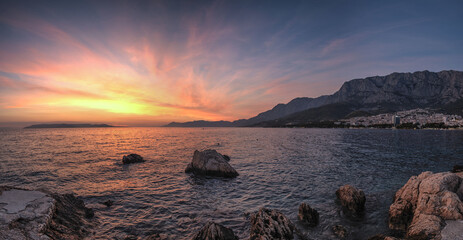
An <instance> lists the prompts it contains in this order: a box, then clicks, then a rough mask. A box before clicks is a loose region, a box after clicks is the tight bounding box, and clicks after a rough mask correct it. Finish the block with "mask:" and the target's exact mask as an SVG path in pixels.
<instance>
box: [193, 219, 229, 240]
mask: <svg viewBox="0 0 463 240" xmlns="http://www.w3.org/2000/svg"><path fill="white" fill-rule="evenodd" d="M191 240H238V237H237V236H235V234H234V233H233V231H232V230H231V229H229V228H226V227H224V226H222V225H220V224H218V223H214V222H208V223H207V224H206V225H205V226H204V227H203V228H201V230H200V231H199V232H198V233H196V234H195V235H194V236H193V238H192V239H191Z"/></svg>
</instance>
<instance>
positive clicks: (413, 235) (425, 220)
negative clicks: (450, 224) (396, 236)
mask: <svg viewBox="0 0 463 240" xmlns="http://www.w3.org/2000/svg"><path fill="white" fill-rule="evenodd" d="M443 226H444V221H443V220H442V218H440V217H438V216H435V215H427V214H418V215H415V216H414V217H413V220H412V223H411V224H410V226H409V227H408V231H407V238H408V239H417V240H418V239H422V240H426V239H440V230H441V229H442V227H443Z"/></svg>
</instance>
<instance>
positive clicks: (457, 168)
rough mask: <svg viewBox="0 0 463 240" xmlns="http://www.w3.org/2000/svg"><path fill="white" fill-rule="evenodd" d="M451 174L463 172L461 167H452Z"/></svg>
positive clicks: (462, 166)
mask: <svg viewBox="0 0 463 240" xmlns="http://www.w3.org/2000/svg"><path fill="white" fill-rule="evenodd" d="M452 172H453V173H457V172H463V165H455V166H453V169H452Z"/></svg>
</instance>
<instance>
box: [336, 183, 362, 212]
mask: <svg viewBox="0 0 463 240" xmlns="http://www.w3.org/2000/svg"><path fill="white" fill-rule="evenodd" d="M336 197H337V198H338V200H339V202H340V203H341V205H342V207H343V210H344V212H346V213H348V214H349V215H353V216H360V215H362V213H363V212H364V210H365V202H366V198H365V193H364V192H363V191H362V190H359V189H357V188H355V187H353V186H351V185H344V186H342V187H340V188H339V189H338V190H337V191H336Z"/></svg>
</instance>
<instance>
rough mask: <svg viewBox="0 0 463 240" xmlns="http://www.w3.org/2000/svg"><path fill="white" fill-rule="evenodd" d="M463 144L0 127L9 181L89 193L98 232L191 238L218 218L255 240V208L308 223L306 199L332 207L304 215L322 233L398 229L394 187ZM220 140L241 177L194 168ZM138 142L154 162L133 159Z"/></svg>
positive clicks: (385, 135) (446, 134)
mask: <svg viewBox="0 0 463 240" xmlns="http://www.w3.org/2000/svg"><path fill="white" fill-rule="evenodd" d="M462 143H463V131H432V130H430V131H425V130H420V131H413V130H366V129H362V130H352V129H263V128H206V129H201V128H196V129H191V128H96V129H0V160H1V161H0V184H2V185H11V186H20V187H27V188H45V189H48V190H51V191H55V192H59V193H75V194H77V195H79V196H81V197H82V198H83V199H84V201H85V202H86V203H87V204H88V205H90V206H93V207H94V208H96V216H97V219H98V221H99V222H100V224H99V225H98V228H97V229H96V230H95V235H94V236H92V237H91V238H97V239H98V238H100V239H108V238H112V239H124V238H125V237H127V236H138V237H139V238H140V239H143V238H144V237H146V236H149V235H151V234H155V233H164V234H168V235H170V236H172V237H174V238H175V239H186V238H189V237H191V236H192V234H194V233H195V232H196V231H197V230H199V229H200V228H201V227H202V226H203V225H204V224H205V223H206V222H208V221H216V222H218V223H221V224H223V225H225V226H227V227H230V228H232V229H233V231H234V232H235V233H236V234H237V235H238V236H239V237H240V239H245V238H246V237H248V236H249V213H251V212H254V211H257V210H258V209H259V208H260V207H268V208H276V209H279V210H281V211H282V212H283V213H284V214H286V215H287V216H288V217H289V218H290V219H291V220H292V221H293V222H295V223H297V210H298V206H299V204H300V203H301V202H307V203H309V204H310V205H311V206H312V207H314V208H315V209H317V210H318V211H319V213H320V220H321V223H320V225H319V226H317V227H315V228H310V229H308V228H305V227H303V226H300V225H299V227H300V228H301V230H303V231H304V232H306V233H308V234H309V235H310V236H312V237H313V238H314V239H332V238H333V237H334V236H333V235H332V233H331V226H333V225H335V224H341V225H344V226H346V227H347V228H348V229H349V230H350V231H351V235H350V239H366V238H367V237H368V236H371V235H374V234H377V233H381V232H386V231H387V223H386V219H387V210H388V207H389V205H390V203H391V201H392V197H393V194H394V193H395V191H397V189H399V188H400V187H401V186H402V185H403V184H404V183H405V182H406V181H407V180H408V179H409V177H410V176H412V175H417V174H419V173H421V172H422V171H427V170H430V171H434V172H439V171H448V170H449V169H451V167H452V166H453V165H454V164H456V163H458V162H459V163H462V160H463V144H462ZM208 148H213V149H216V150H217V151H219V152H221V153H222V154H227V155H229V156H231V161H230V163H231V165H232V166H233V167H234V168H235V169H236V170H237V171H238V172H239V173H240V176H239V177H237V178H235V179H231V180H230V179H217V178H201V177H194V176H191V175H188V174H185V173H184V169H185V167H186V165H187V164H188V162H190V161H191V158H192V155H193V152H194V150H196V149H208ZM129 153H138V154H140V155H142V156H143V157H144V158H145V159H147V162H145V163H141V164H133V165H129V166H124V165H122V164H121V159H122V156H123V155H125V154H129ZM344 184H352V185H354V186H357V187H359V188H361V189H363V190H364V191H365V193H366V195H367V204H366V214H365V216H364V218H363V219H360V220H352V219H346V218H345V217H343V216H342V213H341V211H340V208H339V206H338V205H337V204H336V203H335V198H336V197H335V191H336V189H337V188H338V187H339V186H341V185H344ZM106 200H112V201H114V202H115V204H114V205H113V206H112V207H109V208H107V207H105V206H103V205H101V204H99V203H101V202H104V201H106Z"/></svg>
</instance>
